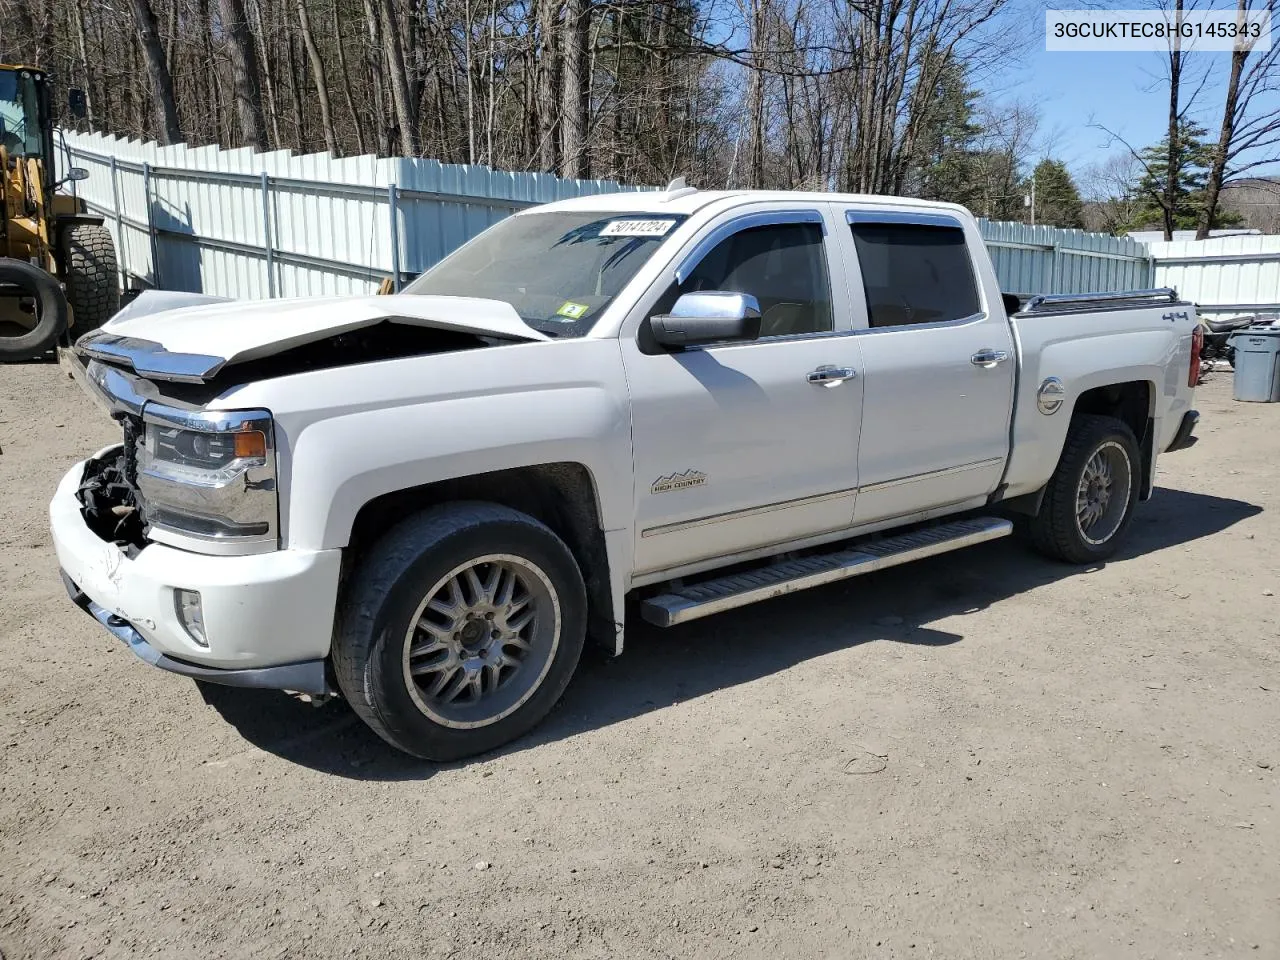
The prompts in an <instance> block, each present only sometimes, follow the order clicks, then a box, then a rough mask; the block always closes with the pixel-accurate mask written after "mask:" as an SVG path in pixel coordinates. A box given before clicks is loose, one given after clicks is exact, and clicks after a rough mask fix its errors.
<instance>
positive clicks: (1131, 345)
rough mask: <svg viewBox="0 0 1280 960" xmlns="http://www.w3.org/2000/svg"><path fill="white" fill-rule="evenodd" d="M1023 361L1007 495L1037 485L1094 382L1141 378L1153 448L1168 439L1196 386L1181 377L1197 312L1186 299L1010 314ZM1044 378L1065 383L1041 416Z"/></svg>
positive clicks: (1054, 463) (1051, 468)
mask: <svg viewBox="0 0 1280 960" xmlns="http://www.w3.org/2000/svg"><path fill="white" fill-rule="evenodd" d="M1012 323H1013V330H1014V336H1015V338H1016V340H1017V342H1018V348H1019V353H1020V361H1021V367H1020V369H1019V376H1018V387H1017V392H1016V394H1015V398H1014V417H1013V450H1012V454H1011V456H1010V458H1009V469H1008V472H1007V474H1006V476H1005V483H1006V484H1007V487H1008V489H1007V490H1006V492H1005V496H1006V497H1015V496H1019V495H1021V494H1024V493H1032V492H1034V491H1036V490H1039V489H1040V488H1041V487H1042V486H1044V484H1045V483H1046V482H1047V481H1048V479H1049V477H1050V475H1052V473H1053V471H1054V469H1055V468H1056V467H1057V465H1058V458H1059V456H1060V455H1061V453H1062V447H1063V444H1064V443H1065V441H1066V436H1067V430H1068V428H1069V427H1070V425H1071V415H1072V411H1073V410H1074V409H1075V406H1076V403H1077V401H1078V400H1079V398H1080V396H1081V395H1082V394H1084V393H1085V392H1086V391H1088V390H1092V389H1093V388H1095V387H1105V386H1110V385H1112V384H1120V383H1129V382H1133V381H1142V382H1145V383H1147V384H1148V385H1149V387H1150V397H1151V402H1150V409H1149V411H1148V415H1149V416H1150V417H1152V418H1153V420H1154V428H1155V441H1156V442H1155V444H1154V447H1155V451H1156V452H1157V453H1158V452H1159V451H1161V450H1163V449H1164V448H1165V447H1166V446H1168V445H1169V443H1170V442H1172V440H1173V435H1174V433H1175V432H1176V431H1177V429H1178V423H1179V422H1180V421H1181V419H1182V415H1183V414H1184V413H1185V412H1186V411H1187V410H1190V409H1191V403H1192V399H1193V397H1194V393H1195V390H1194V388H1193V387H1191V386H1189V385H1188V383H1187V373H1188V370H1189V368H1190V364H1191V335H1192V331H1193V330H1194V329H1195V325H1196V317H1195V311H1194V309H1193V308H1192V307H1191V306H1190V305H1189V304H1180V305H1177V306H1165V307H1142V308H1139V309H1121V310H1099V311H1091V312H1087V313H1063V314H1048V315H1043V316H1035V315H1027V316H1015V317H1014V318H1012ZM1049 377H1057V378H1058V379H1059V380H1061V381H1062V383H1063V386H1064V387H1065V388H1066V399H1065V402H1064V403H1063V405H1062V407H1061V408H1059V410H1058V411H1057V412H1056V413H1054V414H1052V415H1048V416H1046V415H1045V414H1043V413H1041V412H1040V410H1039V408H1038V406H1037V396H1036V395H1037V391H1038V390H1039V389H1040V386H1041V384H1042V383H1043V382H1044V381H1045V380H1046V379H1047V378H1049Z"/></svg>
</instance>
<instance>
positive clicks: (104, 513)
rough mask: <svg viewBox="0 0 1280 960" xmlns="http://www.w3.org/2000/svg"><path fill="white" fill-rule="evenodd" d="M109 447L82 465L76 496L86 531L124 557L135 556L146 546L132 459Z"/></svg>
mask: <svg viewBox="0 0 1280 960" xmlns="http://www.w3.org/2000/svg"><path fill="white" fill-rule="evenodd" d="M127 449H129V445H128V444H126V446H125V447H124V448H123V449H121V448H118V447H113V448H112V449H111V450H108V451H107V452H106V453H105V454H103V455H102V456H101V457H93V458H91V459H89V460H86V461H85V465H84V476H83V478H82V479H81V481H80V489H79V490H78V491H76V496H77V497H79V499H80V504H81V506H82V508H83V510H82V512H83V514H84V519H85V522H86V523H87V524H88V526H89V529H91V530H92V531H93V532H94V533H96V534H97V535H98V536H99V537H100V538H101V539H103V540H105V541H107V542H108V543H114V544H115V545H116V546H117V547H119V548H120V549H121V550H123V551H124V552H125V555H126V556H128V557H133V556H136V555H137V554H138V553H139V552H140V551H141V550H142V548H143V547H144V546H145V545H146V542H147V541H146V536H145V531H146V523H145V521H144V520H143V516H142V503H141V499H140V497H139V495H138V488H137V486H136V485H135V484H134V482H133V480H132V479H131V476H135V475H136V469H137V467H136V463H135V464H134V465H132V466H131V465H130V461H131V460H135V459H136V458H134V457H130V456H126V454H125V450H127Z"/></svg>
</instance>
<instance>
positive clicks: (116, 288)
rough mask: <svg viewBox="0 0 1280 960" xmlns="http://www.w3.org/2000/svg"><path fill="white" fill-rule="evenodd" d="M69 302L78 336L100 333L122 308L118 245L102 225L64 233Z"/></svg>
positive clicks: (86, 225)
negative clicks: (117, 259) (117, 256)
mask: <svg viewBox="0 0 1280 960" xmlns="http://www.w3.org/2000/svg"><path fill="white" fill-rule="evenodd" d="M62 262H63V264H64V268H65V270H66V274H67V303H68V304H69V305H70V306H71V326H72V331H73V333H74V334H75V335H76V336H79V335H80V334H82V333H87V332H88V331H90V330H97V329H98V327H100V326H102V325H103V324H104V323H106V322H107V321H108V320H110V319H111V318H112V317H113V316H115V314H116V313H117V311H119V309H120V285H119V279H118V278H117V276H116V246H115V242H114V241H113V240H112V239H111V231H109V230H108V229H107V228H106V227H105V226H104V225H103V224H100V223H73V224H71V225H70V226H68V227H67V228H66V229H65V230H64V231H63V232H62Z"/></svg>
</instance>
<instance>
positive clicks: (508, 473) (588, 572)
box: [343, 463, 616, 652]
mask: <svg viewBox="0 0 1280 960" xmlns="http://www.w3.org/2000/svg"><path fill="white" fill-rule="evenodd" d="M450 500H485V501H488V502H490V503H500V504H502V505H503V506H507V507H511V508H512V509H513V510H519V511H521V512H522V513H527V514H529V516H531V517H534V518H535V519H537V520H541V521H542V522H543V523H545V524H546V525H547V526H548V527H550V528H551V529H552V530H554V531H555V532H556V534H557V535H558V536H559V537H560V538H561V539H562V540H564V542H565V544H566V545H567V546H568V547H569V549H570V550H571V551H572V552H573V556H574V558H575V559H576V560H577V561H578V567H579V569H581V570H582V578H583V581H584V582H585V584H586V588H587V604H588V611H587V614H588V616H587V633H588V636H590V637H591V639H592V640H594V641H595V642H597V643H599V644H600V645H601V646H603V647H605V648H606V649H607V650H609V651H610V652H612V651H613V649H614V644H615V640H616V630H615V627H614V623H615V617H614V609H613V593H612V591H611V589H610V583H609V558H608V555H607V554H606V552H605V544H604V533H603V531H602V529H601V525H600V510H599V505H598V500H597V498H596V489H595V483H594V481H593V480H592V477H591V473H590V471H588V470H587V468H586V467H584V466H583V465H582V464H580V463H544V464H538V465H536V466H530V467H518V468H516V469H512V470H497V471H494V472H492V473H481V474H476V475H474V476H469V477H456V478H453V479H450V480H440V481H437V482H435V483H428V484H424V485H422V486H420V487H411V488H409V489H407V490H397V491H395V492H394V493H388V494H384V495H383V496H381V497H377V498H375V499H373V500H371V501H369V502H368V503H366V504H365V505H364V506H363V507H361V508H360V512H359V513H358V514H356V518H355V522H354V523H353V524H352V527H351V537H350V540H349V541H348V546H347V549H346V550H345V551H344V552H343V553H344V556H343V568H344V573H343V576H344V579H345V577H346V575H347V572H348V571H350V570H351V569H354V566H355V564H356V563H358V562H359V559H360V557H361V556H362V555H363V554H364V553H365V552H366V551H367V550H368V549H369V548H370V547H371V546H372V545H373V544H374V543H375V542H376V541H377V540H378V538H379V537H381V536H382V535H383V534H384V533H386V532H387V531H388V530H390V529H391V528H392V527H393V526H395V525H396V524H397V523H399V522H400V521H401V520H403V519H404V518H405V517H406V516H408V515H409V514H411V513H416V512H418V511H419V510H423V509H425V508H427V507H431V506H435V505H436V504H441V503H448V502H449V501H450Z"/></svg>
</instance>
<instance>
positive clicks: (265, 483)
mask: <svg viewBox="0 0 1280 960" xmlns="http://www.w3.org/2000/svg"><path fill="white" fill-rule="evenodd" d="M142 418H143V420H144V421H145V423H146V429H145V432H144V435H143V438H142V441H141V443H140V444H139V449H138V490H139V491H140V492H141V494H142V499H143V513H144V516H145V517H146V520H147V523H148V524H149V525H150V527H151V530H152V534H153V536H155V538H156V539H158V540H163V539H164V534H165V532H166V531H168V532H171V533H176V534H180V535H182V536H184V537H196V538H198V539H201V540H205V541H209V542H211V543H218V544H220V545H223V546H225V547H228V548H231V549H232V550H233V551H234V552H251V551H253V550H262V549H270V548H271V547H273V546H274V545H275V542H276V526H277V517H278V512H279V508H278V505H277V501H276V457H275V444H274V442H273V433H272V422H271V414H270V413H268V412H267V411H266V410H236V411H231V412H224V411H213V412H208V413H205V412H194V413H190V412H187V411H184V410H179V409H176V408H173V407H166V406H163V405H161V404H156V403H148V404H147V405H146V407H145V408H144V411H143V416H142Z"/></svg>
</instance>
